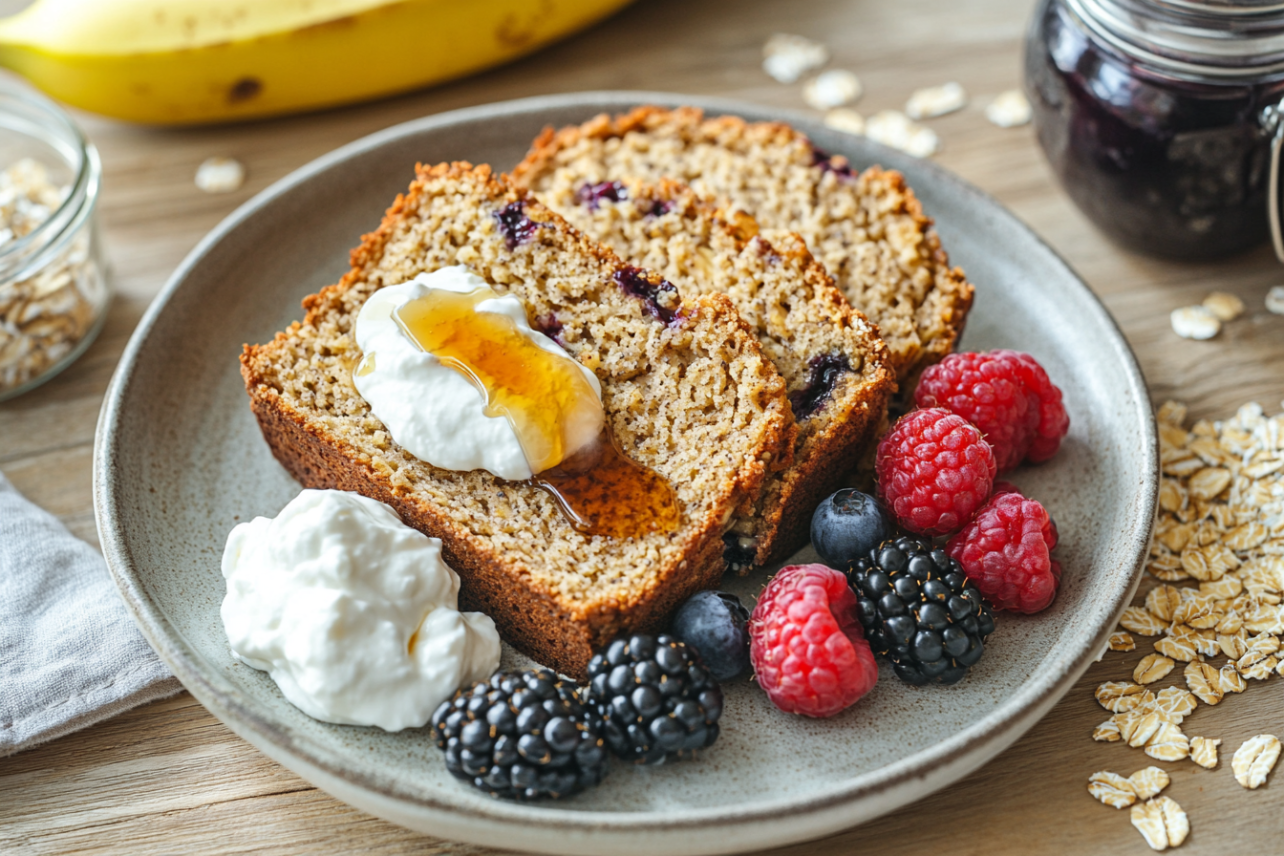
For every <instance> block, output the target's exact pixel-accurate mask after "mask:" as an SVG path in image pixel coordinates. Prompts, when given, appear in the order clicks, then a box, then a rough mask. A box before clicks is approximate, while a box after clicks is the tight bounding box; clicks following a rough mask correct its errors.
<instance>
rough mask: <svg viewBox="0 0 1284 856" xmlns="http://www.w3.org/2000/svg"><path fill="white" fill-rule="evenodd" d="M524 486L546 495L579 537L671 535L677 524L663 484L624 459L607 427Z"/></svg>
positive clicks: (679, 515)
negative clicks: (655, 533)
mask: <svg viewBox="0 0 1284 856" xmlns="http://www.w3.org/2000/svg"><path fill="white" fill-rule="evenodd" d="M530 483H531V484H533V485H535V486H536V487H538V488H540V489H542V490H544V491H546V492H548V493H549V494H551V495H552V497H553V498H554V499H555V500H557V504H558V507H560V508H561V509H562V514H564V515H565V516H566V519H567V521H569V522H570V524H571V525H572V526H573V527H575V528H576V529H577V530H579V531H580V532H583V533H585V534H589V535H606V536H608V537H611V538H637V537H640V536H642V535H647V534H649V533H652V532H659V533H667V532H672V531H673V530H675V529H677V528H678V524H679V523H680V522H681V521H682V513H681V511H679V509H678V497H677V495H676V494H675V493H674V492H673V487H672V486H671V485H670V484H669V482H668V481H667V480H666V479H665V478H664V476H662V475H660V474H659V473H657V472H656V471H655V470H653V469H651V468H649V467H644V466H642V465H641V464H639V463H638V462H637V461H635V460H633V459H632V458H629V457H628V456H627V455H625V454H624V452H623V451H621V449H620V447H619V445H617V444H616V442H615V438H614V437H613V436H612V435H611V432H610V431H609V430H607V429H604V430H603V431H602V433H601V434H600V435H599V436H598V439H597V442H596V443H591V444H589V445H588V446H585V447H584V448H583V449H580V450H579V451H578V452H576V453H575V454H574V455H572V456H571V457H570V458H568V459H566V460H565V461H563V462H562V463H561V464H559V465H558V466H556V467H553V468H552V469H548V470H545V471H544V472H542V473H536V474H535V476H534V477H533V478H531V480H530Z"/></svg>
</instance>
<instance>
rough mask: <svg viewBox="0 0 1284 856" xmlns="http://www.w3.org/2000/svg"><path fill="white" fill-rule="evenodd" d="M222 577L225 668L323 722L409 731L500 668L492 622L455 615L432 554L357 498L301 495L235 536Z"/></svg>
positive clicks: (425, 543)
mask: <svg viewBox="0 0 1284 856" xmlns="http://www.w3.org/2000/svg"><path fill="white" fill-rule="evenodd" d="M223 577H224V579H226V580H227V596H226V597H225V598H224V599H223V607H222V617H223V627H224V628H225V629H226V631H227V637H228V641H229V642H230V643H231V647H232V653H233V655H234V656H235V657H236V658H237V659H238V660H240V661H241V662H243V663H245V664H246V665H248V666H252V667H253V668H255V669H260V670H262V671H265V672H267V673H268V674H270V675H271V676H272V680H274V681H276V684H277V686H278V687H280V688H281V692H282V693H283V694H284V695H285V697H286V698H287V699H289V701H290V703H291V704H293V705H294V706H295V707H297V708H299V709H300V710H302V711H303V712H304V713H306V714H307V715H308V716H311V717H314V718H316V719H320V720H322V721H324V722H334V723H339V724H341V725H377V726H379V727H380V728H382V729H384V730H386V731H400V730H401V729H403V728H417V727H420V726H423V725H425V724H426V723H427V722H428V720H429V718H430V717H431V716H432V713H433V711H434V710H435V709H436V708H437V706H438V705H439V704H441V702H443V701H445V700H446V699H448V698H450V697H451V696H452V695H453V694H454V692H455V690H456V689H458V688H459V687H461V686H465V685H469V684H472V683H475V682H477V681H482V680H485V679H487V678H489V677H490V675H491V674H492V673H493V672H494V671H495V670H496V669H497V668H498V667H499V634H498V633H497V632H496V631H495V623H494V622H493V621H491V620H490V618H488V617H487V616H485V615H482V614H481V613H479V612H464V613H461V612H460V611H459V609H458V595H459V577H458V576H456V575H455V572H454V571H453V570H451V568H450V567H449V566H448V565H447V564H446V563H445V562H444V561H442V558H441V542H440V541H439V540H437V539H436V538H429V537H428V536H426V535H424V534H423V533H421V532H418V531H416V530H414V529H411V528H410V527H409V526H406V525H405V524H404V523H402V522H401V519H400V518H399V517H398V516H397V514H396V512H394V511H393V510H392V509H391V508H389V507H388V506H387V505H384V504H383V503H381V502H376V501H375V500H373V499H367V498H366V497H364V496H360V495H358V494H355V493H345V492H343V491H337V490H305V491H303V492H302V493H300V494H299V495H298V496H297V497H295V498H294V499H293V500H291V501H290V503H289V504H287V505H286V506H285V508H283V509H281V513H280V514H278V515H277V516H276V517H275V518H269V517H256V518H255V519H254V520H252V521H250V522H248V523H241V524H239V525H238V526H237V527H236V528H235V529H233V530H232V532H231V534H229V535H228V536H227V547H226V549H225V550H224V552H223Z"/></svg>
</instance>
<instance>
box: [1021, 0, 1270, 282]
mask: <svg viewBox="0 0 1284 856" xmlns="http://www.w3.org/2000/svg"><path fill="white" fill-rule="evenodd" d="M1025 71H1026V90H1027V94H1028V96H1029V98H1030V103H1031V105H1032V106H1033V108H1034V122H1035V127H1036V130H1037V131H1038V136H1039V142H1040V144H1041V145H1042V146H1043V149H1044V152H1045V153H1046V154H1047V156H1048V159H1049V161H1050V162H1051V164H1052V167H1053V170H1054V171H1055V172H1056V174H1057V177H1058V178H1059V179H1060V181H1061V184H1062V186H1063V187H1064V188H1065V190H1066V192H1067V193H1068V194H1069V195H1070V197H1071V198H1072V199H1073V200H1074V201H1075V203H1076V204H1077V205H1078V206H1079V207H1080V208H1081V209H1082V210H1083V212H1084V213H1085V214H1087V215H1088V217H1089V218H1091V219H1092V220H1093V221H1094V222H1095V223H1096V224H1097V226H1098V227H1100V228H1101V229H1102V230H1103V231H1104V232H1105V233H1106V234H1107V235H1108V236H1109V237H1111V238H1113V239H1114V240H1116V241H1118V242H1119V243H1121V244H1123V245H1124V246H1126V247H1129V248H1132V249H1136V250H1140V251H1142V252H1146V253H1150V254H1153V255H1158V256H1165V257H1169V258H1176V259H1211V258H1216V257H1219V256H1224V255H1228V254H1231V253H1236V252H1239V251H1242V250H1246V249H1248V248H1250V247H1252V246H1254V245H1256V244H1258V243H1260V242H1261V241H1263V240H1265V239H1266V238H1267V236H1268V235H1269V234H1270V233H1271V226H1272V224H1276V225H1277V224H1278V210H1279V207H1278V201H1277V200H1276V199H1275V195H1276V193H1277V190H1278V183H1277V182H1273V181H1272V174H1273V167H1272V156H1273V155H1274V158H1275V159H1276V163H1275V166H1274V169H1276V170H1277V169H1278V157H1279V141H1280V135H1281V134H1282V133H1284V122H1281V121H1280V119H1279V117H1280V113H1279V104H1280V102H1281V100H1284V2H1279V0H1042V2H1040V4H1039V6H1038V7H1037V9H1036V10H1035V16H1034V20H1033V22H1032V24H1031V27H1030V32H1029V35H1028V37H1027V40H1026V54H1025ZM1276 231H1277V237H1276V250H1277V252H1279V253H1280V254H1281V259H1284V241H1281V240H1280V239H1279V237H1278V229H1277V230H1276Z"/></svg>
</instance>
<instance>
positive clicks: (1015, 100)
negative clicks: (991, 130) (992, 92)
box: [985, 89, 1033, 128]
mask: <svg viewBox="0 0 1284 856" xmlns="http://www.w3.org/2000/svg"><path fill="white" fill-rule="evenodd" d="M1032 112H1033V111H1031V109H1030V102H1029V101H1028V100H1026V97H1025V93H1023V92H1022V91H1021V90H1020V89H1009V90H1008V91H1006V92H1001V93H999V95H998V96H996V97H995V99H994V100H993V101H991V102H990V103H989V104H988V105H987V106H986V108H985V118H987V119H989V120H990V121H991V122H993V123H994V124H995V125H998V126H999V127H1000V128H1015V127H1017V126H1019V125H1025V124H1027V123H1028V122H1029V121H1030V117H1031V114H1032Z"/></svg>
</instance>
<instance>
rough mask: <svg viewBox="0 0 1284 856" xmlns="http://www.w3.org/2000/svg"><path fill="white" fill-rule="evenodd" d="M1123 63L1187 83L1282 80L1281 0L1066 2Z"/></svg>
mask: <svg viewBox="0 0 1284 856" xmlns="http://www.w3.org/2000/svg"><path fill="white" fill-rule="evenodd" d="M1065 3H1066V5H1067V7H1068V8H1069V9H1070V11H1071V12H1072V13H1073V14H1074V15H1075V16H1076V17H1078V18H1079V19H1080V20H1081V21H1082V23H1083V24H1084V25H1085V26H1086V28H1087V29H1089V30H1090V31H1091V32H1092V33H1093V34H1094V35H1096V36H1097V37H1098V38H1100V39H1101V40H1102V41H1104V42H1106V43H1108V44H1110V45H1112V46H1113V47H1114V48H1115V49H1117V50H1119V51H1120V52H1122V53H1123V54H1124V55H1125V56H1133V57H1136V58H1137V59H1140V60H1142V61H1144V62H1147V63H1148V64H1150V65H1152V66H1155V67H1158V68H1160V69H1164V70H1167V71H1171V72H1175V73H1177V74H1180V75H1182V76H1184V77H1190V78H1195V79H1210V80H1222V81H1225V80H1235V81H1237V82H1245V81H1251V80H1254V79H1260V78H1261V77H1264V76H1268V75H1272V74H1278V73H1280V72H1284V2H1282V0H1065Z"/></svg>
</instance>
